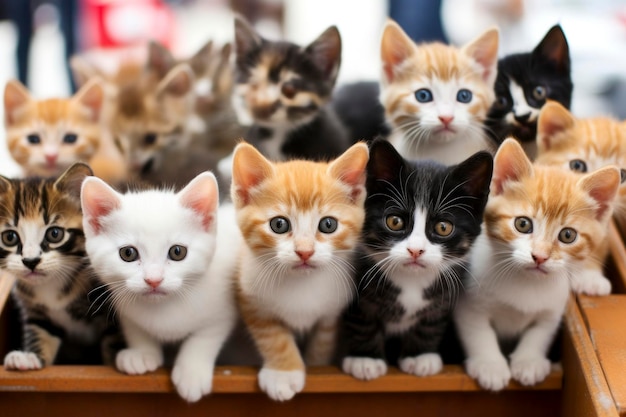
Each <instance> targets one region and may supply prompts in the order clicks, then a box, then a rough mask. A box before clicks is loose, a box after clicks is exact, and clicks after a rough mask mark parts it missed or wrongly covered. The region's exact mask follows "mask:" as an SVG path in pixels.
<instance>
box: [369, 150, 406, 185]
mask: <svg viewBox="0 0 626 417" xmlns="http://www.w3.org/2000/svg"><path fill="white" fill-rule="evenodd" d="M405 165H406V163H405V160H404V158H402V156H401V155H400V154H399V153H398V151H397V150H396V148H395V147H394V146H393V145H392V144H391V143H390V142H389V141H387V140H385V139H377V140H375V141H374V142H372V145H371V146H370V157H369V161H368V163H367V174H368V176H369V177H371V178H372V181H373V184H375V183H378V182H379V181H384V182H390V183H394V182H395V181H396V180H397V178H398V177H399V176H400V172H401V171H402V168H403V167H404V166H405Z"/></svg>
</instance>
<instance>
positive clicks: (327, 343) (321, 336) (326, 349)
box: [305, 315, 339, 366]
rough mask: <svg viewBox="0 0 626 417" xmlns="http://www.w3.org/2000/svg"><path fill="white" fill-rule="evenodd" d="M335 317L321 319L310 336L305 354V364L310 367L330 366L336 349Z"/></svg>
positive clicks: (336, 317) (336, 324) (336, 323)
mask: <svg viewBox="0 0 626 417" xmlns="http://www.w3.org/2000/svg"><path fill="white" fill-rule="evenodd" d="M338 325H339V317H338V316H337V315H333V316H328V317H323V318H322V319H320V320H319V321H318V322H317V325H316V326H315V329H313V332H312V334H311V337H310V339H309V342H308V344H307V348H306V353H305V363H306V364H307V365H311V366H323V365H330V363H331V361H332V359H333V355H334V354H335V349H336V347H337V327H338Z"/></svg>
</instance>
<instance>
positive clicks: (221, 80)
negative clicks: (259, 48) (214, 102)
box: [213, 42, 234, 96]
mask: <svg viewBox="0 0 626 417" xmlns="http://www.w3.org/2000/svg"><path fill="white" fill-rule="evenodd" d="M232 52H233V44H232V43H230V42H228V43H225V44H224V46H222V50H221V51H220V55H219V63H218V65H217V69H216V70H215V74H214V76H213V92H215V94H216V95H217V96H225V95H227V94H230V92H231V91H232V87H233V81H234V78H233V69H232V65H231V60H230V57H231V55H232Z"/></svg>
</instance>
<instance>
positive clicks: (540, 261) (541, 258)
mask: <svg viewBox="0 0 626 417" xmlns="http://www.w3.org/2000/svg"><path fill="white" fill-rule="evenodd" d="M532 257H533V261H535V263H536V264H537V266H539V265H541V264H543V263H545V262H546V261H547V260H548V257H547V256H539V255H535V254H533V255H532Z"/></svg>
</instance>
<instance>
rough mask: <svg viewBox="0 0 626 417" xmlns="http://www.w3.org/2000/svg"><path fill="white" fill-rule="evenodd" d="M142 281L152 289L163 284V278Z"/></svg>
mask: <svg viewBox="0 0 626 417" xmlns="http://www.w3.org/2000/svg"><path fill="white" fill-rule="evenodd" d="M143 280H144V281H145V282H146V284H148V285H149V286H150V287H151V288H153V289H156V288H158V286H159V285H161V283H162V282H163V278H144V279H143Z"/></svg>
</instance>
